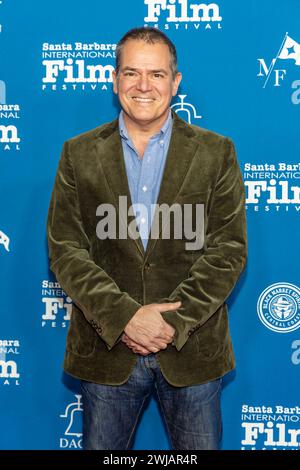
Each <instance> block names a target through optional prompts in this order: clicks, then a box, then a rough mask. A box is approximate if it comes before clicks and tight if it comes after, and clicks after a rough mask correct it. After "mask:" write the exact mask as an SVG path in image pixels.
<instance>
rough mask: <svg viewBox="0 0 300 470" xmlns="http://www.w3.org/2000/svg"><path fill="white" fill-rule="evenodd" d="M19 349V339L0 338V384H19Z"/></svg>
mask: <svg viewBox="0 0 300 470" xmlns="http://www.w3.org/2000/svg"><path fill="white" fill-rule="evenodd" d="M19 349H20V341H19V340H12V339H0V385H1V384H2V385H20V383H19V378H20V373H19V371H18V362H17V361H18V356H19V354H20V351H19Z"/></svg>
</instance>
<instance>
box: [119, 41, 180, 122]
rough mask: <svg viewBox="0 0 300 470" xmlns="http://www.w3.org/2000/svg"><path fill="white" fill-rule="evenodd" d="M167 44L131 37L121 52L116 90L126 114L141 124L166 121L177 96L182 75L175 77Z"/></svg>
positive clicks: (178, 74)
mask: <svg viewBox="0 0 300 470" xmlns="http://www.w3.org/2000/svg"><path fill="white" fill-rule="evenodd" d="M170 60H171V56H170V51H169V48H168V46H167V45H166V44H164V43H155V44H147V43H145V42H144V41H140V40H131V39H130V40H128V41H127V42H126V43H125V44H124V46H123V48H122V53H121V63H120V70H119V74H118V76H116V73H115V72H113V81H114V92H115V93H116V94H118V96H119V100H120V104H121V106H122V109H123V111H124V112H125V113H126V115H127V116H128V117H129V118H130V119H131V120H132V121H134V122H135V124H138V125H148V124H151V123H154V122H156V121H159V120H163V119H164V118H165V117H166V116H167V114H168V111H169V105H170V102H171V99H172V96H175V95H176V93H177V89H178V86H179V83H180V81H181V74H180V73H177V75H176V77H175V78H173V76H172V70H171V67H170Z"/></svg>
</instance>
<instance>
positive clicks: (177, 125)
mask: <svg viewBox="0 0 300 470" xmlns="http://www.w3.org/2000/svg"><path fill="white" fill-rule="evenodd" d="M172 116H173V129H172V135H171V140H170V145H169V149H168V154H167V158H166V163H165V168H164V172H163V176H162V181H161V186H160V190H159V195H158V199H157V201H156V204H157V205H159V204H162V203H165V204H168V205H172V204H173V202H174V201H175V200H176V197H177V194H178V192H179V191H180V189H181V187H182V185H183V182H184V179H185V176H186V174H187V171H188V169H189V167H190V163H191V161H192V159H193V157H194V155H195V152H196V149H197V147H198V143H197V142H195V141H194V140H193V139H192V137H193V135H194V132H193V130H192V128H191V127H190V126H189V125H188V124H187V123H186V122H185V121H183V119H181V118H179V117H178V116H177V114H176V113H175V112H174V111H172ZM99 137H101V138H102V142H101V143H102V148H101V153H102V158H101V160H100V159H99V160H98V161H99V162H100V165H101V166H102V170H103V172H104V174H105V177H106V179H107V183H108V185H109V187H110V189H111V191H112V193H113V196H114V200H115V205H116V209H117V213H118V214H119V196H127V197H126V200H127V214H128V210H129V208H130V206H132V201H131V195H130V189H129V184H128V179H127V174H126V167H125V161H124V156H123V148H122V143H121V137H120V135H119V127H118V120H117V119H116V120H114V121H113V122H112V123H111V124H110V125H109V126H108V127H106V128H105V129H104V130H103V131H102V132H101V133H100V135H99ZM98 151H100V149H98ZM121 212H122V211H121ZM121 217H122V219H123V223H124V224H126V226H128V225H127V220H126V218H124V214H123V213H121ZM154 217H155V214H154ZM135 227H136V230H137V226H136V224H135ZM128 231H129V232H130V227H129V226H128ZM161 232H162V227H161V228H160V234H161ZM131 234H132V236H131V237H130V235H129V237H130V238H132V240H133V242H134V243H135V244H136V247H137V249H138V250H139V252H140V254H141V255H142V256H143V258H144V261H145V260H146V259H147V258H148V257H149V255H150V253H151V252H152V250H153V249H154V247H155V244H156V242H157V240H158V239H157V238H151V232H150V233H149V240H148V243H147V249H146V252H145V250H144V246H143V243H142V240H141V238H140V237H138V238H137V239H134V234H133V233H132V232H131ZM160 234H159V235H160Z"/></svg>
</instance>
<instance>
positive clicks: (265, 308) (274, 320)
mask: <svg viewBox="0 0 300 470" xmlns="http://www.w3.org/2000/svg"><path fill="white" fill-rule="evenodd" d="M257 313H258V316H259V319H260V320H261V322H262V323H263V324H264V325H265V326H266V327H267V328H269V329H270V330H273V331H277V332H278V333H289V332H290V331H294V330H296V329H297V328H299V327H300V289H299V287H297V286H294V285H293V284H289V283H288V282H278V283H276V284H272V285H271V286H269V287H267V288H266V289H265V290H264V291H263V292H262V293H261V295H260V296H259V299H258V302H257Z"/></svg>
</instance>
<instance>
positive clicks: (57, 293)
mask: <svg viewBox="0 0 300 470" xmlns="http://www.w3.org/2000/svg"><path fill="white" fill-rule="evenodd" d="M41 301H42V305H43V314H42V327H43V328H47V327H48V328H56V327H60V328H66V327H68V322H69V320H70V317H71V311H72V299H71V298H70V297H69V296H68V295H67V294H66V293H65V292H64V291H63V289H62V288H61V286H60V284H59V282H54V281H49V280H48V279H44V280H43V281H42V298H41Z"/></svg>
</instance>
